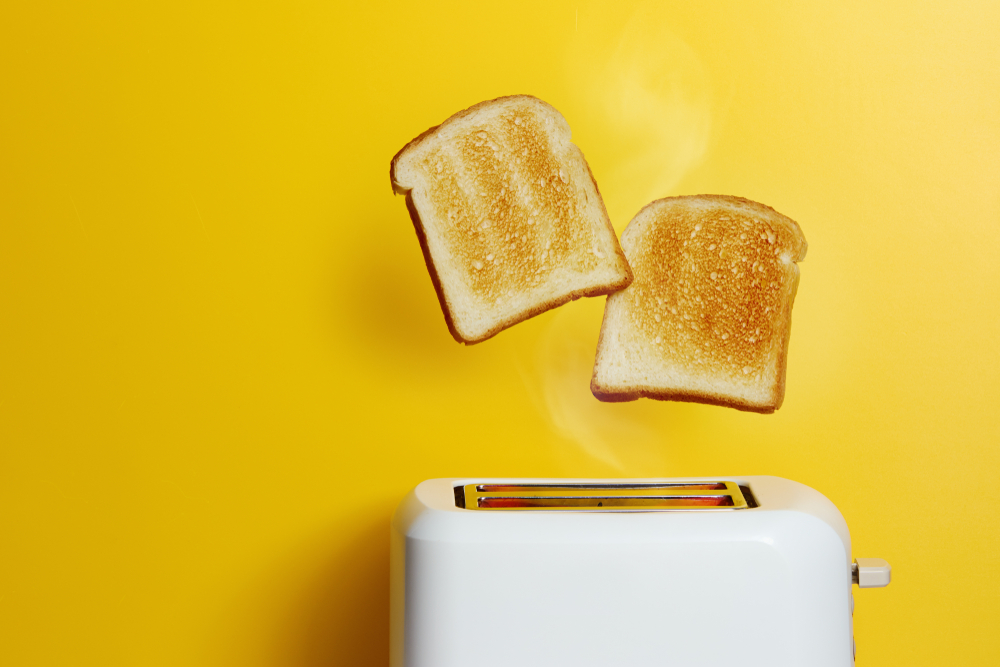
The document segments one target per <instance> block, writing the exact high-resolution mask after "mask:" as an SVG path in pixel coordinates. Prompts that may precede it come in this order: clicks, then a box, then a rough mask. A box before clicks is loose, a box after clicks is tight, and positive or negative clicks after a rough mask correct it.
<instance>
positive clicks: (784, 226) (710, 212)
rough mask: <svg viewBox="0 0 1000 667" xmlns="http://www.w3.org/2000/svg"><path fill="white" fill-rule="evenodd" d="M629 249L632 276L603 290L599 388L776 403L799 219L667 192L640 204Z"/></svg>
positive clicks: (764, 405)
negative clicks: (617, 288) (616, 288)
mask: <svg viewBox="0 0 1000 667" xmlns="http://www.w3.org/2000/svg"><path fill="white" fill-rule="evenodd" d="M622 247H623V248H624V249H625V255H626V256H627V257H628V260H629V264H630V265H631V267H632V270H633V271H634V272H635V281H634V282H633V283H632V285H631V286H630V287H628V288H627V289H625V290H622V291H621V292H618V293H616V294H612V295H611V296H609V297H608V302H607V305H606V307H605V310H604V323H603V324H602V326H601V337H600V341H599V343H598V346H597V360H596V362H595V364H594V376H593V380H592V381H591V390H592V391H593V393H594V395H595V396H597V398H599V399H601V400H603V401H631V400H635V399H637V398H639V397H640V396H645V397H648V398H656V399H661V400H675V401H696V402H700V403H711V404H715V405H725V406H729V407H733V408H737V409H740V410H750V411H753V412H765V413H766V412H774V411H775V410H777V409H778V408H779V407H781V402H782V400H783V398H784V394H785V359H786V357H787V352H788V338H789V333H790V331H791V323H792V320H791V317H792V301H793V300H794V299H795V290H796V288H797V287H798V283H799V268H798V266H797V265H796V264H795V263H796V262H798V261H801V260H802V259H803V258H804V257H805V254H806V248H807V245H806V239H805V237H804V236H803V235H802V230H801V229H799V226H798V225H797V224H796V223H795V222H794V221H793V220H791V219H789V218H787V217H785V216H783V215H781V214H780V213H778V212H777V211H775V210H774V209H772V208H769V207H767V206H764V205H763V204H758V203H756V202H752V201H749V200H747V199H741V198H739V197H728V196H718V195H697V196H691V197H669V198H667V199H660V200H658V201H655V202H653V203H651V204H649V205H648V206H646V207H645V208H643V209H642V210H641V211H639V213H638V215H636V216H635V218H633V219H632V221H631V222H630V223H629V224H628V227H626V228H625V232H624V233H623V234H622Z"/></svg>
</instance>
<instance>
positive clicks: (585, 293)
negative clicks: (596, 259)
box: [389, 95, 633, 345]
mask: <svg viewBox="0 0 1000 667" xmlns="http://www.w3.org/2000/svg"><path fill="white" fill-rule="evenodd" d="M517 99H530V100H533V101H536V102H539V103H541V104H543V105H545V106H550V105H548V104H547V103H546V102H544V101H543V100H540V99H539V98H537V97H534V96H532V95H508V96H502V97H497V98H494V99H491V100H486V101H483V102H479V103H478V104H474V105H472V106H470V107H468V108H467V109H463V110H462V111H459V112H457V113H455V114H454V115H452V116H450V117H449V118H448V119H447V120H445V121H444V122H442V123H441V124H439V125H435V126H433V127H431V128H428V129H427V130H425V131H424V132H422V133H420V134H419V135H417V136H416V137H415V138H413V139H412V140H410V141H409V142H407V144H406V145H405V146H403V148H401V149H400V150H399V151H398V152H397V153H396V154H395V155H394V156H393V158H392V160H391V162H390V165H389V179H390V182H391V184H392V189H393V192H394V193H395V194H402V195H404V196H405V197H406V208H407V211H409V214H410V220H411V222H412V223H413V227H414V230H415V232H416V234H417V239H418V241H419V243H420V248H421V252H422V253H423V257H424V264H425V265H426V267H427V272H428V273H429V274H430V277H431V282H432V284H433V286H434V291H435V293H436V294H437V297H438V303H439V304H440V306H441V311H442V313H443V315H444V319H445V323H446V324H447V326H448V331H449V332H450V333H451V335H452V337H453V338H454V339H455V340H456V341H457V342H459V343H464V344H466V345H474V344H476V343H481V342H483V341H485V340H489V339H490V338H492V337H493V336H496V335H497V334H499V333H500V332H501V331H503V330H505V329H508V328H510V327H512V326H514V325H515V324H518V323H520V322H523V321H525V320H528V319H530V318H532V317H535V316H536V315H539V314H541V313H544V312H546V311H548V310H551V309H553V308H557V307H559V306H561V305H563V304H565V303H568V302H570V301H575V300H576V299H579V298H582V297H595V296H604V295H607V294H611V293H613V292H616V291H618V290H621V289H624V288H625V287H628V285H630V284H631V283H632V280H633V274H632V270H631V267H630V266H629V263H628V259H627V258H626V256H625V253H624V251H623V250H622V248H621V245H620V244H619V243H618V241H617V234H616V233H615V230H614V226H613V225H612V224H611V221H610V219H609V217H608V214H607V208H606V207H605V205H604V200H603V198H602V197H601V195H600V188H599V187H598V185H597V180H596V179H595V178H594V174H593V171H592V170H591V169H590V165H589V164H588V163H587V161H586V158H584V157H583V154H582V153H579V149H576V150H577V152H578V153H579V157H580V159H581V160H582V161H583V164H584V165H585V166H586V170H587V175H588V177H589V179H590V182H591V184H592V185H593V187H594V190H595V191H596V192H597V195H598V203H599V204H600V209H601V212H602V213H603V219H604V222H605V224H606V228H607V231H608V232H609V233H610V235H611V238H613V239H614V252H615V256H616V258H617V261H618V264H619V266H620V268H621V269H622V270H623V274H624V275H623V276H622V278H620V279H618V280H615V281H612V282H610V283H606V284H603V285H599V286H595V287H589V288H584V289H578V290H572V291H570V292H568V293H565V294H563V295H560V296H559V297H557V298H552V299H547V300H543V301H541V302H540V303H538V304H535V305H534V306H532V307H530V308H528V309H526V310H524V311H522V312H520V313H519V314H518V315H517V316H514V317H510V318H505V319H503V320H500V321H498V322H497V323H496V324H495V325H494V326H492V327H490V328H489V329H488V330H486V331H485V332H483V333H482V334H481V335H478V336H464V335H463V334H462V333H461V332H460V331H459V329H458V327H457V326H456V323H455V319H454V315H453V313H452V309H451V308H450V307H449V304H448V300H447V297H446V295H445V291H444V287H443V285H442V280H441V275H440V271H439V269H438V266H437V265H436V263H435V261H434V258H433V255H432V253H431V251H430V246H429V243H428V240H427V234H426V231H425V230H426V224H425V222H424V221H423V220H422V219H421V216H420V212H419V210H418V208H417V206H416V204H415V202H414V200H413V188H408V187H406V186H404V185H402V184H401V183H400V182H399V179H398V178H397V168H398V165H399V162H400V159H401V158H402V157H403V156H404V155H405V154H406V153H407V152H408V151H410V150H412V149H415V148H416V147H418V146H419V145H420V144H421V143H423V142H424V141H426V140H428V139H429V138H431V137H432V136H434V135H435V134H436V133H437V132H438V131H440V130H442V129H443V128H445V127H447V126H448V125H450V124H453V123H456V122H458V121H460V120H462V119H463V118H466V117H468V116H470V115H472V114H474V113H475V112H476V111H478V110H480V109H483V108H485V107H488V106H492V105H494V104H497V103H501V102H505V101H511V100H517ZM573 147H574V148H576V147H575V145H574V146H573Z"/></svg>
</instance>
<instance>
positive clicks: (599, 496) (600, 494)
mask: <svg viewBox="0 0 1000 667" xmlns="http://www.w3.org/2000/svg"><path fill="white" fill-rule="evenodd" d="M460 489H461V491H460ZM746 491H747V492H746V493H744V490H743V488H741V487H740V486H739V485H738V484H737V483H736V482H723V481H719V482H715V481H710V482H660V483H656V482H650V483H636V482H630V483H621V484H615V483H610V484H609V483H594V484H588V483H585V482H573V483H537V484H517V483H512V484H503V483H497V482H493V483H488V484H465V485H464V486H458V487H455V506H456V507H464V508H465V509H469V510H486V511H510V510H514V511H524V510H546V511H578V512H579V511H590V512H594V511H610V512H622V511H640V512H642V511H675V512H676V511H692V510H694V511H711V510H734V509H749V508H751V507H756V506H757V502H756V499H755V498H753V496H752V494H750V493H749V489H746ZM748 496H749V499H748ZM751 500H752V504H751Z"/></svg>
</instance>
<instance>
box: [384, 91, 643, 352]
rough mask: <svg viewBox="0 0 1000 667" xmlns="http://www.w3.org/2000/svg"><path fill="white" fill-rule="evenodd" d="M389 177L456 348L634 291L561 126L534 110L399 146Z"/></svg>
mask: <svg viewBox="0 0 1000 667" xmlns="http://www.w3.org/2000/svg"><path fill="white" fill-rule="evenodd" d="M389 175H390V178H391V179H392V187H393V190H394V191H395V192H397V193H401V194H405V195H406V204H407V208H408V209H409V211H410V217H411V218H412V220H413V225H414V227H416V230H417V236H418V238H419V240H420V245H421V247H422V249H423V252H424V260H425V261H426V263H427V269H428V271H429V272H430V274H431V280H432V281H433V283H434V288H435V290H436V291H437V294H438V299H439V301H440V302H441V308H442V310H443V311H444V315H445V320H446V321H447V323H448V328H449V329H450V331H451V333H452V335H453V336H454V337H455V339H456V340H458V341H459V342H463V343H477V342H479V341H483V340H486V339H487V338H490V337H491V336H494V335H496V334H497V333H499V332H500V331H501V330H503V329H506V328H507V327H510V326H512V325H514V324H517V323H518V322H521V321H523V320H526V319H528V318H529V317H532V316H534V315H537V314H539V313H541V312H543V311H546V310H549V309H550V308H555V307H556V306H559V305H561V304H564V303H566V302H567V301H570V300H572V299H576V298H578V297H581V296H598V295H601V294H608V293H610V292H614V291H615V290H619V289H621V288H623V287H625V286H627V285H628V284H629V283H631V282H632V273H631V271H630V270H629V266H628V262H627V261H626V259H625V254H624V253H623V252H622V249H621V246H619V245H618V239H617V236H616V235H615V232H614V228H613V227H612V226H611V222H610V221H609V220H608V214H607V211H606V210H605V208H604V202H603V200H602V199H601V194H600V192H599V191H598V189H597V184H596V183H595V182H594V178H593V176H592V175H591V173H590V168H589V167H588V166H587V161H586V160H585V159H584V157H583V153H581V152H580V149H579V148H577V147H576V146H575V145H574V144H572V143H571V142H570V129H569V125H567V124H566V120H565V119H564V118H563V117H562V115H560V113H559V112H558V111H556V110H555V109H553V108H552V107H551V106H549V105H548V104H546V103H545V102H542V101H541V100H539V99H537V98H534V97H530V96H528V95H516V96H512V97H501V98H498V99H495V100H491V101H488V102H482V103H480V104H477V105H475V106H473V107H470V108H468V109H466V110H465V111H461V112H459V113H457V114H455V115H454V116H452V117H451V118H449V119H448V120H446V121H445V122H443V123H442V124H441V125H439V126H437V127H433V128H431V129H430V130H428V131H426V132H424V133H423V134H421V135H420V136H419V137H417V138H416V139H414V140H413V141H411V142H410V143H408V144H407V145H406V146H404V147H403V149H402V150H401V151H399V153H397V154H396V156H395V157H394V158H393V159H392V165H391V167H390V170H389Z"/></svg>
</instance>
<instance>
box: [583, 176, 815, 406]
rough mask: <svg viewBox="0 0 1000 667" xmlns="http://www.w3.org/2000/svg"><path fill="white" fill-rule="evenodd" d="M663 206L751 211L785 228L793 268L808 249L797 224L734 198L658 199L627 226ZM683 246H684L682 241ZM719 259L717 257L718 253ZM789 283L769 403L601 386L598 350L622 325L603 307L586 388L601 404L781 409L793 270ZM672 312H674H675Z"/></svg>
mask: <svg viewBox="0 0 1000 667" xmlns="http://www.w3.org/2000/svg"><path fill="white" fill-rule="evenodd" d="M665 203H670V204H678V203H680V204H694V203H697V204H699V205H703V204H706V203H710V204H711V203H715V204H725V205H738V206H739V207H741V208H742V209H744V210H748V211H750V212H752V213H753V214H754V216H755V217H756V216H759V217H760V218H763V219H765V220H767V221H768V222H772V223H777V224H781V225H782V226H784V227H785V228H786V229H788V231H789V232H790V233H791V235H792V237H793V238H794V243H793V244H792V245H793V246H794V249H795V250H796V252H794V254H793V256H791V258H790V259H791V262H792V264H793V266H794V263H796V262H798V261H801V260H802V259H803V258H804V257H805V255H806V251H807V248H808V246H807V243H806V240H805V237H804V235H803V234H802V230H801V229H800V228H799V226H798V224H797V223H796V222H795V221H794V220H792V219H790V218H788V217H787V216H784V215H782V214H781V213H778V212H777V211H775V210H774V209H773V208H771V207H770V206H766V205H764V204H761V203H759V202H755V201H752V200H749V199H745V198H742V197H734V196H730V195H688V196H683V197H668V198H664V199H658V200H656V201H653V202H650V203H649V204H647V205H646V206H644V207H643V208H642V209H641V210H640V211H639V213H637V214H636V216H635V217H634V218H633V221H632V223H629V226H630V227H631V226H632V224H633V223H635V222H636V221H638V220H642V219H643V214H644V213H645V212H646V211H647V210H648V209H650V208H651V207H659V206H663V205H664V204H665ZM700 228H701V227H700V225H699V226H698V229H700ZM628 233H629V230H628V228H626V231H625V234H623V241H624V239H625V237H626V236H627V235H628ZM636 233H649V232H636ZM639 238H640V239H642V240H643V241H647V240H646V238H645V237H644V236H641V237H639ZM692 238H693V236H692ZM647 242H648V241H647ZM623 245H624V243H623ZM685 245H687V243H686V242H685ZM712 248H715V246H714V245H713V246H712ZM719 256H720V257H721V254H720V255H719ZM637 266H638V267H639V268H640V269H641V268H644V267H643V266H641V263H640V265H637ZM755 266H756V265H755ZM734 271H735V269H734ZM715 275H716V274H715V273H713V274H712V278H713V279H714V278H715ZM790 281H791V282H790V285H789V289H788V293H787V296H786V297H785V298H784V299H783V301H782V304H781V307H780V321H781V322H784V323H786V324H785V329H784V331H783V332H782V333H781V334H779V338H780V350H779V352H778V354H777V358H776V359H775V361H774V367H775V371H776V372H775V375H776V377H775V381H774V384H773V385H772V386H771V388H770V391H769V392H768V394H769V400H766V401H753V400H748V399H747V398H745V397H742V396H737V395H728V394H724V393H717V392H711V391H700V390H697V389H693V388H684V389H681V388H676V387H666V386H664V387H655V386H649V385H648V384H646V383H645V382H638V381H637V382H635V383H633V384H632V385H631V386H624V387H623V386H621V384H619V383H617V382H616V384H615V386H604V385H602V383H601V381H600V379H599V378H600V373H599V368H600V365H601V358H602V356H601V355H602V351H603V350H604V347H605V344H606V342H607V341H606V336H608V335H609V330H610V329H611V328H612V327H620V326H622V324H621V323H620V322H617V323H612V322H611V321H610V312H609V308H608V307H606V309H605V322H604V324H603V325H602V327H601V334H600V338H599V340H598V354H597V359H596V360H595V366H594V375H593V377H592V379H591V385H590V388H591V392H592V393H593V394H594V396H595V397H596V398H598V399H599V400H601V401H605V402H627V401H634V400H637V399H639V398H651V399H654V400H667V401H685V402H694V403H703V404H707V405H718V406H723V407H730V408H734V409H737V410H742V411H747V412H755V413H760V414H770V413H773V412H774V411H775V410H777V409H778V408H780V407H781V405H782V403H783V401H784V394H785V378H786V369H787V360H788V344H789V340H790V338H791V309H792V304H793V302H794V299H795V295H796V293H797V290H798V283H799V272H798V269H797V268H795V269H794V270H793V271H792V272H791V278H790ZM786 284H787V283H786ZM685 293H686V290H685ZM698 300H699V301H700V300H701V299H700V297H699V299H698ZM609 302H610V299H609ZM623 307H624V306H623ZM625 312H628V311H625ZM673 312H675V313H676V311H673ZM656 318H657V321H658V322H659V318H660V316H659V315H657V316H656ZM665 335H666V334H665ZM659 340H660V339H659V338H657V340H656V342H657V343H659ZM623 382H625V383H626V384H627V380H623Z"/></svg>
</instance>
